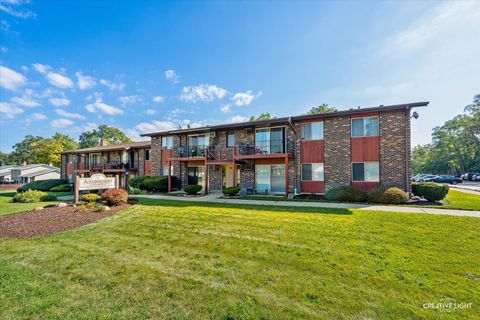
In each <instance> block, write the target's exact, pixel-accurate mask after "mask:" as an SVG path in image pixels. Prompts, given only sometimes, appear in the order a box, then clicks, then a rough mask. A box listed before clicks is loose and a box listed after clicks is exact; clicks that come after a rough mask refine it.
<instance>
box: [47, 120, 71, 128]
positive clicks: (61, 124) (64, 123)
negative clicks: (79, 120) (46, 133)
mask: <svg viewBox="0 0 480 320" xmlns="http://www.w3.org/2000/svg"><path fill="white" fill-rule="evenodd" d="M72 124H73V121H72V120H68V119H55V120H52V121H51V122H50V125H51V126H52V127H53V128H65V127H68V126H71V125H72Z"/></svg>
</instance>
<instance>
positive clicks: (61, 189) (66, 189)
mask: <svg viewBox="0 0 480 320" xmlns="http://www.w3.org/2000/svg"><path fill="white" fill-rule="evenodd" d="M50 191H52V192H70V191H72V188H71V187H70V185H68V184H66V183H65V184H59V185H58V186H55V187H53V188H51V189H50Z"/></svg>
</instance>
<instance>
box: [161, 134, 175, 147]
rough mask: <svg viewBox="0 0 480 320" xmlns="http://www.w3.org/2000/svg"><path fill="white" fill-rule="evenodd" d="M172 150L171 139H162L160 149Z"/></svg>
mask: <svg viewBox="0 0 480 320" xmlns="http://www.w3.org/2000/svg"><path fill="white" fill-rule="evenodd" d="M172 148H173V137H171V136H170V137H162V149H172Z"/></svg>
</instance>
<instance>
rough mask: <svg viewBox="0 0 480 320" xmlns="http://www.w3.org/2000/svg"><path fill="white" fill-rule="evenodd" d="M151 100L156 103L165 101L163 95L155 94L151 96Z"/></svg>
mask: <svg viewBox="0 0 480 320" xmlns="http://www.w3.org/2000/svg"><path fill="white" fill-rule="evenodd" d="M152 101H153V102H156V103H161V102H163V101H165V97H162V96H155V97H153V99H152Z"/></svg>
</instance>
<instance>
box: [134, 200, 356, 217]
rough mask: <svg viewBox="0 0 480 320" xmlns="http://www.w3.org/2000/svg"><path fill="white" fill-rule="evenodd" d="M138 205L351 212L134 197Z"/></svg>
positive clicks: (332, 211) (344, 213)
mask: <svg viewBox="0 0 480 320" xmlns="http://www.w3.org/2000/svg"><path fill="white" fill-rule="evenodd" d="M136 200H138V204H139V205H144V206H171V207H209V208H232V209H253V210H264V211H277V212H301V213H328V214H342V215H348V214H352V210H351V209H341V208H319V207H287V206H274V205H261V204H236V203H219V202H199V201H183V200H164V199H145V198H136Z"/></svg>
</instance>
